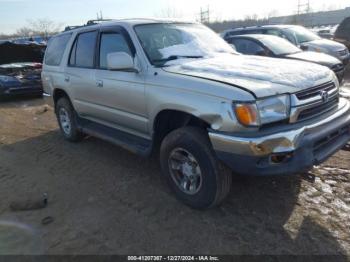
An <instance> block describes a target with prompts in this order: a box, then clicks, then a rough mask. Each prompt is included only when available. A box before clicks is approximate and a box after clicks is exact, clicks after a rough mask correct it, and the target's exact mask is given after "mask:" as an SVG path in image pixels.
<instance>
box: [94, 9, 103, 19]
mask: <svg viewBox="0 0 350 262" xmlns="http://www.w3.org/2000/svg"><path fill="white" fill-rule="evenodd" d="M96 15H97V20H103V15H102V11H101V10H100V12H99V13H98V12H97V13H96Z"/></svg>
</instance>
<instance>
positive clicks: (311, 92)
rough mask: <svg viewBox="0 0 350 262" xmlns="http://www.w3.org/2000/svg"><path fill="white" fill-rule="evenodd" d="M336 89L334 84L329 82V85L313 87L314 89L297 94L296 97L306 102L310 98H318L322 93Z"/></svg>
mask: <svg viewBox="0 0 350 262" xmlns="http://www.w3.org/2000/svg"><path fill="white" fill-rule="evenodd" d="M335 88H336V86H335V84H334V83H333V82H328V83H325V84H322V85H319V86H315V87H312V88H310V89H307V90H305V91H301V92H299V93H296V96H297V98H298V99H299V100H305V99H308V98H312V97H315V96H318V95H319V94H320V92H321V91H327V92H329V91H331V90H333V89H335Z"/></svg>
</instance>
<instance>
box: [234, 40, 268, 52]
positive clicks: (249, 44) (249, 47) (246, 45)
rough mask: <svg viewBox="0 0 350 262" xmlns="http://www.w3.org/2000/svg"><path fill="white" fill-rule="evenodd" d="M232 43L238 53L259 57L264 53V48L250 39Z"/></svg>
mask: <svg viewBox="0 0 350 262" xmlns="http://www.w3.org/2000/svg"><path fill="white" fill-rule="evenodd" d="M231 43H232V44H233V45H234V46H235V47H236V50H237V52H239V53H242V54H245V55H258V54H260V53H261V52H264V48H263V47H262V46H260V45H259V44H257V43H256V42H254V41H251V40H248V39H233V40H232V41H231Z"/></svg>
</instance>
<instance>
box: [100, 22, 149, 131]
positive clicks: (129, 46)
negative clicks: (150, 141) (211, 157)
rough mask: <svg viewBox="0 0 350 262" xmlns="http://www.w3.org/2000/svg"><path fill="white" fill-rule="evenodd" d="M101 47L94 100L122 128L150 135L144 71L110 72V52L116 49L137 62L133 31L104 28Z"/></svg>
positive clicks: (119, 28)
mask: <svg viewBox="0 0 350 262" xmlns="http://www.w3.org/2000/svg"><path fill="white" fill-rule="evenodd" d="M97 49H98V55H97V67H96V68H97V70H96V81H97V83H98V84H99V90H98V93H97V94H96V96H95V97H94V99H95V103H98V104H99V105H102V106H101V109H102V111H101V115H100V116H99V117H100V118H101V119H103V121H106V122H107V123H109V124H111V125H115V126H116V127H117V128H119V129H122V130H125V131H128V132H131V133H134V134H136V135H144V134H146V133H147V123H148V118H147V115H146V103H145V86H144V79H145V75H144V72H142V70H141V71H140V72H137V73H136V72H125V71H110V70H108V68H107V55H108V54H109V53H114V52H125V53H127V54H129V55H130V56H132V57H133V58H134V61H135V63H136V64H137V58H136V56H137V55H136V49H135V46H134V44H133V42H132V40H131V38H130V36H129V34H128V33H127V31H126V30H125V29H124V28H122V27H113V28H105V29H101V31H100V36H99V41H98V48H97Z"/></svg>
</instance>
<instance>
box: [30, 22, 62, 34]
mask: <svg viewBox="0 0 350 262" xmlns="http://www.w3.org/2000/svg"><path fill="white" fill-rule="evenodd" d="M28 23H29V25H30V28H31V29H32V32H33V33H35V34H37V35H40V36H41V37H43V38H44V39H48V38H49V36H51V35H53V34H56V33H58V32H59V31H60V30H61V27H62V24H57V23H55V22H54V21H52V20H50V19H48V18H41V19H37V20H28Z"/></svg>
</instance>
